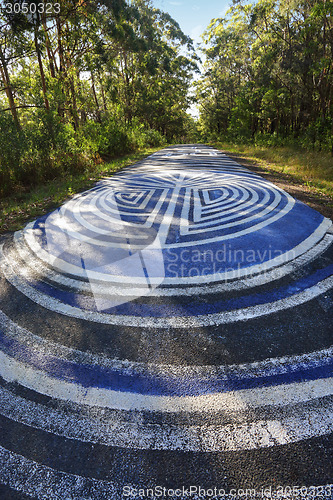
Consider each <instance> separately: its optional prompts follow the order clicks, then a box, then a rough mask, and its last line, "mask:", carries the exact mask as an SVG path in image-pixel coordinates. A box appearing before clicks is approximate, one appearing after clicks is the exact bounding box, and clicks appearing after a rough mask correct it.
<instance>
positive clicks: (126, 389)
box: [0, 144, 333, 500]
mask: <svg viewBox="0 0 333 500" xmlns="http://www.w3.org/2000/svg"><path fill="white" fill-rule="evenodd" d="M332 227H333V226H332V222H331V221H330V220H328V219H326V218H324V217H323V216H322V215H321V214H319V213H318V212H316V211H314V210H312V209H311V208H310V207H308V206H306V205H304V204H303V203H301V202H299V201H297V200H295V199H294V198H293V197H292V196H290V195H289V194H287V193H286V192H284V191H283V190H281V189H279V188H278V187H276V186H275V185H273V184H272V183H270V182H268V181H267V180H265V179H263V178H262V177H260V176H259V175H257V174H255V173H253V172H251V171H250V170H248V169H246V168H244V167H243V166H241V165H239V164H238V163H236V162H235V161H232V160H231V159H230V158H228V157H227V156H226V155H225V154H223V153H221V152H220V151H217V150H215V149H212V148H210V147H208V146H204V145H199V144H198V145H182V146H172V147H168V148H165V149H163V150H161V151H158V152H157V153H154V154H152V155H151V156H149V157H147V158H146V159H144V160H143V161H141V162H138V163H136V164H134V165H132V166H130V167H127V168H125V169H123V170H122V171H121V172H119V173H118V174H115V175H113V176H112V177H109V178H105V179H102V180H101V181H100V182H98V183H97V185H96V186H95V187H94V188H93V189H91V190H89V191H86V192H84V193H81V194H79V195H76V196H74V197H73V198H72V199H71V200H69V201H68V202H67V203H65V204H64V205H63V206H62V207H60V208H59V209H57V210H55V211H54V212H52V213H50V214H48V215H46V216H44V217H41V218H39V219H38V220H36V221H34V222H31V223H30V224H28V225H27V226H26V227H25V228H24V229H23V230H22V231H18V232H16V233H14V234H8V235H6V236H4V237H2V239H1V240H0V427H1V429H2V432H1V434H0V483H1V484H2V486H1V485H0V494H1V495H0V496H1V498H8V499H11V498H13V499H21V498H22V499H27V498H36V499H48V500H50V499H58V498H59V499H60V498H61V499H77V500H79V499H80V500H82V499H87V500H88V499H93V500H94V499H112V500H113V499H114V500H118V499H123V498H136V499H141V498H183V499H187V498H205V499H206V498H221V499H222V498H224V499H227V498H228V499H231V498H233V499H237V498H265V496H263V492H264V491H270V492H271V493H272V495H273V493H274V494H275V495H276V496H275V497H274V496H272V498H293V499H297V498H317V497H318V495H320V494H322V497H323V498H333V486H332V483H333V470H332V463H333V461H332V422H333V373H332V366H333V364H332V352H333V349H332V333H333V229H332ZM301 487H303V490H301V489H300V488H301ZM163 488H164V489H163ZM199 488H201V490H200V491H199ZM290 488H291V489H290ZM246 490H248V491H250V490H251V496H249V495H250V493H248V496H244V492H245V491H246ZM291 491H293V493H292V495H293V496H290V492H291ZM160 493H161V494H160ZM267 495H268V493H267ZM288 495H289V496H288ZM315 495H317V497H316V496H315ZM267 498H270V497H269V496H267Z"/></svg>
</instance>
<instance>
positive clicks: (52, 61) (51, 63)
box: [42, 12, 57, 78]
mask: <svg viewBox="0 0 333 500" xmlns="http://www.w3.org/2000/svg"><path fill="white" fill-rule="evenodd" d="M42 23H43V29H44V33H45V46H46V52H47V57H48V60H49V68H50V74H51V77H52V78H55V77H56V75H55V72H56V70H57V63H56V60H55V57H54V53H53V50H52V47H51V42H50V38H49V35H48V29H47V24H46V14H45V12H43V14H42Z"/></svg>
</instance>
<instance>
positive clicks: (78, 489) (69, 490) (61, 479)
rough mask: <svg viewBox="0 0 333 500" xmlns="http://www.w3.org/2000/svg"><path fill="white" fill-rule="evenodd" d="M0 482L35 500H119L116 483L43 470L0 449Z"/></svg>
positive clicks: (119, 494) (120, 496) (119, 493)
mask: <svg viewBox="0 0 333 500" xmlns="http://www.w3.org/2000/svg"><path fill="white" fill-rule="evenodd" d="M0 464H1V466H0V471H1V475H0V483H2V484H6V485H8V486H9V487H10V488H12V489H14V490H16V491H19V492H22V493H24V494H25V495H29V496H31V497H33V498H37V499H38V500H50V499H51V498H52V499H55V498H61V499H71V500H82V499H88V498H98V499H99V500H110V499H111V498H112V500H122V498H123V496H122V494H121V489H120V488H119V487H118V485H117V484H116V483H113V482H110V481H102V480H97V479H93V478H91V479H90V478H87V477H83V476H78V475H75V474H69V473H66V472H61V471H58V470H55V469H52V468H51V467H46V466H45V465H41V464H40V463H38V462H34V461H33V460H30V459H28V458H25V457H23V456H22V455H19V454H18V453H14V452H12V451H9V450H6V449H5V448H3V447H2V446H0Z"/></svg>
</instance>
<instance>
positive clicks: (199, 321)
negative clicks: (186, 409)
mask: <svg viewBox="0 0 333 500" xmlns="http://www.w3.org/2000/svg"><path fill="white" fill-rule="evenodd" d="M0 266H1V267H2V271H3V273H4V275H5V277H6V279H7V280H8V281H9V282H10V283H11V284H12V285H13V286H15V288H17V290H19V291H20V292H22V293H23V294H24V295H26V296H27V297H28V298H30V299H31V300H33V301H34V302H35V303H37V304H39V305H41V306H43V307H45V308H46V309H49V310H51V311H55V312H57V313H60V314H64V315H66V316H70V317H73V318H79V319H85V320H88V321H94V322H96V323H103V324H109V325H111V324H112V325H123V326H125V325H126V326H134V327H142V326H143V323H144V326H145V327H146V328H170V327H173V328H189V327H194V328H195V327H200V326H210V325H221V324H227V323H235V322H239V321H246V320H248V319H252V318H258V317H260V316H267V315H270V314H273V313H276V312H279V311H284V310H286V309H290V308H292V307H297V306H299V305H302V304H305V303H306V302H309V301H310V300H312V299H315V298H316V297H318V296H319V295H322V294H323V293H325V292H327V291H328V290H330V289H331V288H332V287H333V276H331V277H329V278H326V279H325V280H323V281H320V282H319V283H317V284H316V285H314V286H312V287H309V288H307V289H306V290H304V291H303V292H300V293H298V294H295V295H293V296H291V297H287V298H284V299H280V300H277V301H275V302H269V303H266V304H261V305H257V306H251V307H246V308H243V309H235V310H232V311H224V312H221V313H213V314H206V315H200V316H169V317H165V318H154V317H151V316H150V317H145V318H144V319H143V318H142V317H139V316H128V315H117V314H105V313H98V312H92V311H84V310H82V309H79V308H77V307H73V306H70V305H68V304H64V303H63V302H61V301H60V300H57V299H54V298H51V297H49V296H46V295H44V294H42V293H40V292H38V291H37V290H35V289H34V288H33V287H31V286H30V285H28V284H27V283H26V282H24V281H23V280H22V279H21V278H20V277H19V276H17V274H16V272H15V270H14V269H12V268H11V267H10V265H9V263H8V262H7V261H6V258H5V256H4V254H3V251H2V246H0Z"/></svg>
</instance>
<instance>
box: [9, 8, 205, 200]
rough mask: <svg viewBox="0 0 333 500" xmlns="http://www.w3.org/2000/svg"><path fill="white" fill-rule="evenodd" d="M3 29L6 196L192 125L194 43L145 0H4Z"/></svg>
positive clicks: (178, 136)
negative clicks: (19, 186)
mask: <svg viewBox="0 0 333 500" xmlns="http://www.w3.org/2000/svg"><path fill="white" fill-rule="evenodd" d="M0 26H1V29H0V96H1V97H0V163H1V171H0V190H1V191H2V192H3V193H4V192H6V191H8V190H10V189H11V186H12V185H13V184H15V183H23V184H25V185H27V184H33V183H38V182H41V181H43V180H48V179H52V178H53V177H56V176H60V175H63V174H65V173H68V172H69V173H71V172H76V171H80V170H82V169H84V168H87V166H88V165H89V163H91V162H94V161H96V160H97V161H98V160H99V158H100V156H101V155H102V156H103V155H119V154H122V153H125V152H128V151H131V150H135V149H137V148H140V147H144V146H147V145H151V146H158V145H163V144H165V143H166V142H171V141H174V140H181V138H182V136H184V135H185V134H186V131H187V130H189V129H191V127H193V123H190V122H191V118H190V116H189V115H188V114H187V113H186V111H187V109H188V107H189V103H190V102H189V99H190V98H189V86H190V82H191V79H192V77H193V72H194V71H196V70H197V64H196V61H197V56H196V54H195V51H194V49H193V43H192V41H191V39H190V38H189V37H187V36H186V35H185V34H184V33H183V32H182V31H181V29H180V27H179V25H178V24H177V22H176V21H175V20H174V19H172V18H171V17H170V15H168V14H167V13H164V12H161V11H160V10H158V9H155V8H153V7H152V4H151V2H149V1H146V0H135V1H133V2H130V3H126V2H125V1H124V0H101V1H96V0H60V1H59V2H58V1H57V2H52V3H50V2H44V1H41V0H36V1H35V2H34V1H32V0H28V1H23V0H20V1H17V0H12V1H7V0H6V2H3V3H2V10H1V18H0Z"/></svg>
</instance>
